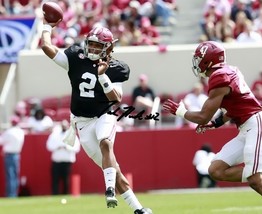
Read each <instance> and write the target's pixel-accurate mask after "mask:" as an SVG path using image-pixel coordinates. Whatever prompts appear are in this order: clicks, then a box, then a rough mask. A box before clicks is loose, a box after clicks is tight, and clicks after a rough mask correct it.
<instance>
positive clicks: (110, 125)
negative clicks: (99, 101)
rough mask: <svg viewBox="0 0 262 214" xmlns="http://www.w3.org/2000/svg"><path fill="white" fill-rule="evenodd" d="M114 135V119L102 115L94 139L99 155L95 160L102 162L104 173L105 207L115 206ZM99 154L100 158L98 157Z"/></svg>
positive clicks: (115, 168) (113, 117)
mask: <svg viewBox="0 0 262 214" xmlns="http://www.w3.org/2000/svg"><path fill="white" fill-rule="evenodd" d="M115 135H116V117H115V116H113V115H109V114H104V115H102V116H101V117H100V118H99V119H98V120H97V122H96V137H97V141H98V142H99V147H100V153H97V155H98V156H97V157H96V159H101V161H102V162H101V164H100V166H101V167H102V169H103V172H104V179H105V185H106V192H105V195H106V202H107V207H115V206H117V199H116V194H115V185H116V171H117V162H116V158H115V154H114V148H113V147H114V140H115ZM100 154H101V157H99V155H100Z"/></svg>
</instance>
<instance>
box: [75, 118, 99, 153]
mask: <svg viewBox="0 0 262 214" xmlns="http://www.w3.org/2000/svg"><path fill="white" fill-rule="evenodd" d="M96 120H97V119H94V120H93V121H90V122H88V123H87V122H77V124H76V127H77V130H78V135H79V141H80V143H81V145H82V147H83V149H84V151H85V152H86V153H87V155H88V156H89V157H91V158H92V157H93V156H94V155H95V154H96V153H97V152H98V151H100V147H99V141H98V140H97V137H96V131H95V124H96Z"/></svg>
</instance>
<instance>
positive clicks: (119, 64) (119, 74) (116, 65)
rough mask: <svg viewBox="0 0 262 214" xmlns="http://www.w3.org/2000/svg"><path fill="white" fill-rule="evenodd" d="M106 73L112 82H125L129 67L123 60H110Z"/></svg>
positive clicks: (127, 77)
mask: <svg viewBox="0 0 262 214" xmlns="http://www.w3.org/2000/svg"><path fill="white" fill-rule="evenodd" d="M106 74H107V75H108V77H109V78H110V80H111V81H112V82H125V81H127V80H128V79H129V74H130V68H129V66H128V65H127V64H126V63H125V62H123V61H118V60H112V61H110V63H109V68H108V69H107V71H106Z"/></svg>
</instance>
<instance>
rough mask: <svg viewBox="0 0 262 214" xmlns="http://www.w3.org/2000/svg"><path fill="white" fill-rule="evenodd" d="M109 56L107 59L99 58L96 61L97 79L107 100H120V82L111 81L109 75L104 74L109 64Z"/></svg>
mask: <svg viewBox="0 0 262 214" xmlns="http://www.w3.org/2000/svg"><path fill="white" fill-rule="evenodd" d="M109 61H110V57H108V58H107V61H103V60H101V59H100V60H99V63H98V81H99V82H100V84H101V86H102V88H103V90H104V93H105V95H106V97H107V98H108V100H109V101H117V102H121V99H122V84H120V85H119V84H116V83H112V82H111V80H110V79H109V77H108V76H107V75H106V74H105V72H106V70H107V68H108V66H109Z"/></svg>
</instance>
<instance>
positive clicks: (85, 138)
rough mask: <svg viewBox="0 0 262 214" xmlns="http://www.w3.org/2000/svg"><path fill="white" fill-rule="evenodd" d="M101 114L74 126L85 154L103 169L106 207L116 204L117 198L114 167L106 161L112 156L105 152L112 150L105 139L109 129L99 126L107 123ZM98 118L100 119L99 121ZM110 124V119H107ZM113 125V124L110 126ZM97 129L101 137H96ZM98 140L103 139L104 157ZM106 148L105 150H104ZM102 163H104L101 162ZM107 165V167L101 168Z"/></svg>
mask: <svg viewBox="0 0 262 214" xmlns="http://www.w3.org/2000/svg"><path fill="white" fill-rule="evenodd" d="M102 118H103V116H102V117H101V118H99V119H93V120H92V121H89V122H78V123H77V124H76V127H77V129H78V135H79V141H80V143H81V145H82V147H83V149H84V151H85V152H86V154H87V155H88V156H89V157H90V158H91V159H92V160H93V161H94V162H95V163H96V164H97V165H98V166H99V167H101V168H102V169H103V171H104V178H105V183H106V202H107V206H108V207H115V206H117V199H116V197H115V180H116V178H115V177H116V169H115V168H114V167H111V165H110V161H108V159H107V158H109V159H110V158H111V159H110V160H111V161H112V162H113V161H114V158H113V159H112V157H111V156H110V155H109V154H106V153H107V151H109V150H110V152H111V150H112V147H111V145H109V144H111V143H110V141H109V140H108V139H107V136H108V135H110V134H107V133H108V131H109V130H111V129H110V127H108V128H109V130H106V129H105V128H103V127H104V126H103V125H102V126H100V124H101V123H104V124H107V121H106V120H104V119H102ZM99 120H101V121H100V122H99ZM109 124H110V120H109ZM112 127H113V126H112ZM97 130H100V131H98V136H100V137H101V139H102V140H101V139H97V138H98V136H97ZM100 141H103V143H102V147H103V153H104V156H105V158H103V156H102V152H101V149H100ZM106 150H107V151H106ZM103 163H104V164H103ZM103 165H104V167H107V168H105V169H104V168H103ZM109 187H110V188H109Z"/></svg>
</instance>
